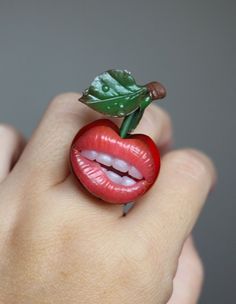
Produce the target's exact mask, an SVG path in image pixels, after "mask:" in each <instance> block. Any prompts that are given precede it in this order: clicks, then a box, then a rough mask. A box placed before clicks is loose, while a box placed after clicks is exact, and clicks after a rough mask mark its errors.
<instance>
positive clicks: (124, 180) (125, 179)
mask: <svg viewBox="0 0 236 304" xmlns="http://www.w3.org/2000/svg"><path fill="white" fill-rule="evenodd" d="M134 184H136V182H135V181H134V180H133V179H132V178H130V177H128V176H123V177H122V182H121V185H124V186H133V185H134Z"/></svg>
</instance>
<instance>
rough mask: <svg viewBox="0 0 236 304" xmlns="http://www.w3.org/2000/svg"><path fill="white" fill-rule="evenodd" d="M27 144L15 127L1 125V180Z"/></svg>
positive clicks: (0, 180)
mask: <svg viewBox="0 0 236 304" xmlns="http://www.w3.org/2000/svg"><path fill="white" fill-rule="evenodd" d="M24 145H25V141H24V139H23V137H22V135H21V134H20V133H19V132H18V131H17V130H16V129H14V128H13V127H11V126H8V125H3V124H2V125H0V147H1V149H0V182H2V181H3V180H4V179H5V178H6V177H7V175H8V174H9V172H10V171H11V169H12V167H13V165H14V163H15V162H16V161H17V159H18V157H19V155H20V154H21V152H22V150H23V148H24Z"/></svg>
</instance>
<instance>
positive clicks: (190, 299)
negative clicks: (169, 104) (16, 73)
mask: <svg viewBox="0 0 236 304" xmlns="http://www.w3.org/2000/svg"><path fill="white" fill-rule="evenodd" d="M78 98H79V95H78V94H74V93H69V94H64V95H61V96H58V97H56V98H55V99H54V100H53V102H52V103H51V104H50V105H49V108H48V110H47V111H46V113H45V115H44V117H43V118H42V120H41V122H40V124H39V126H38V128H37V130H36V131H35V132H34V134H33V136H32V138H31V139H30V141H29V143H28V144H27V146H26V147H25V149H24V151H23V152H22V154H21V156H20V158H19V160H18V161H17V163H16V164H15V162H16V160H17V158H18V157H19V155H20V153H21V151H22V149H23V146H24V141H23V139H22V138H21V137H20V135H19V134H18V133H17V132H16V131H14V130H13V129H12V128H9V127H7V126H2V127H0V144H1V151H0V180H1V184H0V278H1V279H0V302H1V303H4V304H13V303H17V304H18V303H21V304H32V303H34V304H37V303H40V304H42V303H56V304H60V303H63V304H64V303H70V304H73V303H80V304H82V303H86V304H90V303H93V304H96V303H99V304H101V303H103V304H106V303H112V304H115V303H122V304H126V303H130V304H131V303H132V304H133V303H135V304H139V303H140V304H141V303H142V304H143V303H145V304H152V303H153V304H157V303H167V302H168V301H169V302H168V303H171V304H178V303H179V304H185V303H186V304H191V303H196V302H197V299H198V297H199V293H200V289H201V283H202V277H203V271H202V266H201V262H200V259H199V257H198V255H197V253H196V250H195V249H194V246H193V242H192V241H191V239H190V238H188V236H189V234H190V233H191V230H192V228H193V226H194V224H195V222H196V220H197V218H198V215H199V213H200V211H201V209H202V207H203V204H204V203H205V200H206V198H207V195H208V193H209V191H210V189H211V188H212V185H213V183H214V181H215V169H214V167H213V165H212V162H211V161H210V160H209V159H208V158H207V157H206V156H205V155H203V154H202V153H200V152H197V151H195V150H192V149H183V150H178V151H172V152H168V153H165V155H164V156H163V158H162V166H161V172H160V175H159V178H158V181H157V182H156V183H155V185H154V186H153V188H152V189H151V190H150V191H149V192H148V193H147V194H146V195H145V196H144V197H143V198H142V199H140V200H139V201H138V202H137V203H136V204H135V205H134V207H133V208H132V209H131V210H130V212H129V213H128V214H127V216H125V217H122V208H121V206H118V205H112V204H107V203H104V202H102V201H99V200H97V199H96V198H94V197H92V196H90V195H89V194H88V193H87V192H86V191H84V190H83V189H82V187H80V186H79V185H78V183H76V181H75V179H74V177H73V176H72V175H71V174H70V172H69V165H68V155H69V148H70V144H71V141H72V139H73V137H74V135H75V134H76V132H77V131H78V130H79V129H80V128H81V127H82V126H84V125H85V124H86V123H88V122H90V121H93V120H95V119H97V118H100V117H101V116H100V115H98V114H96V113H95V112H93V111H91V110H89V109H88V108H87V107H86V106H84V105H82V104H80V103H79V102H78V101H77V100H78ZM138 132H141V133H146V134H148V135H149V136H151V137H152V138H153V139H154V140H155V141H156V142H157V144H158V146H159V147H160V149H161V150H162V151H163V153H164V151H167V147H168V146H169V145H170V143H171V141H172V135H171V133H172V131H171V123H170V119H169V117H168V116H167V114H166V113H165V112H163V111H162V110H160V109H158V108H157V107H154V106H150V108H149V109H147V110H146V113H145V116H144V118H143V120H142V122H141V123H140V126H139V127H138V130H137V133H138ZM14 164H15V165H14ZM11 169H12V170H11ZM10 170H11V172H10V173H9V171H10ZM187 238H188V240H187V241H186V239H187ZM184 244H185V245H184ZM181 252H182V254H181ZM180 254H181V257H180V259H179V256H180ZM178 261H179V263H178ZM178 265H179V266H178ZM176 270H177V273H176ZM174 277H175V279H174ZM173 282H174V283H173ZM169 299H170V300H169Z"/></svg>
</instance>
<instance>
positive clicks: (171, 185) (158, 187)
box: [127, 149, 216, 254]
mask: <svg viewBox="0 0 236 304" xmlns="http://www.w3.org/2000/svg"><path fill="white" fill-rule="evenodd" d="M215 179H216V173H215V168H214V166H213V164H212V162H211V160H210V159H209V158H208V157H207V156H205V155H204V154H203V153H201V152H198V151H196V150H192V149H185V150H178V151H173V152H169V153H168V154H166V156H164V157H163V159H162V165H161V171H160V176H159V178H158V180H157V182H156V184H155V185H154V186H153V188H152V189H151V190H150V192H149V193H147V194H146V195H145V196H144V197H143V198H142V199H141V200H140V201H139V202H138V203H136V204H135V206H134V208H133V209H132V210H131V211H130V213H129V214H128V217H127V219H128V218H130V221H132V224H133V225H134V227H135V226H136V227H138V226H139V227H140V226H141V227H142V229H143V231H144V233H145V234H147V235H150V236H151V237H153V238H155V239H156V240H157V241H158V242H162V245H163V247H165V246H166V247H165V249H166V250H167V252H169V253H170V254H172V253H173V254H176V253H178V252H179V250H180V249H181V248H182V245H183V242H184V240H185V239H186V237H187V236H188V235H189V233H190V231H191V230H192V228H193V226H194V224H195V222H196V220H197V217H198V216H199V213H200V210H201V209H202V207H203V205H204V203H205V201H206V198H207V195H208V193H209V191H210V189H211V188H212V186H213V184H214V181H215ZM133 221H135V223H133ZM159 245H160V243H159V244H158V246H159ZM170 248H171V250H170ZM174 248H175V249H176V250H177V252H176V250H174Z"/></svg>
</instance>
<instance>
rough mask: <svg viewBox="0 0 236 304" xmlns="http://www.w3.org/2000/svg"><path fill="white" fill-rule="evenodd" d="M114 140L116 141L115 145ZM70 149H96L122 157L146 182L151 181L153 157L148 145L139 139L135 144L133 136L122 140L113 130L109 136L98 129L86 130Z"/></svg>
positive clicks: (152, 176) (78, 150)
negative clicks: (95, 130) (95, 131)
mask: <svg viewBox="0 0 236 304" xmlns="http://www.w3.org/2000/svg"><path fill="white" fill-rule="evenodd" d="M114 141H115V142H116V144H115V145H114ZM72 149H74V150H76V151H77V152H80V151H82V150H96V151H98V152H102V153H107V154H110V155H112V156H113V157H117V158H120V159H123V160H124V161H126V162H127V163H130V164H131V165H133V166H134V167H136V168H137V169H138V170H139V171H140V172H141V174H142V175H143V177H144V180H145V181H146V182H148V183H152V182H153V178H154V176H155V173H154V170H153V167H154V162H153V158H152V155H151V153H150V151H149V150H148V147H146V145H145V144H144V143H142V142H141V141H140V140H138V143H137V144H135V139H134V138H132V139H125V141H124V140H122V139H121V138H120V137H119V136H118V134H115V132H114V134H112V136H111V135H110V134H108V135H107V134H106V135H104V133H102V132H99V131H98V132H97V133H96V134H94V130H93V131H92V130H91V132H90V130H88V131H87V132H86V133H84V134H83V135H82V136H81V137H79V140H77V141H75V142H74V145H73V146H72ZM77 157H78V155H77ZM80 157H81V159H84V157H83V156H80Z"/></svg>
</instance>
